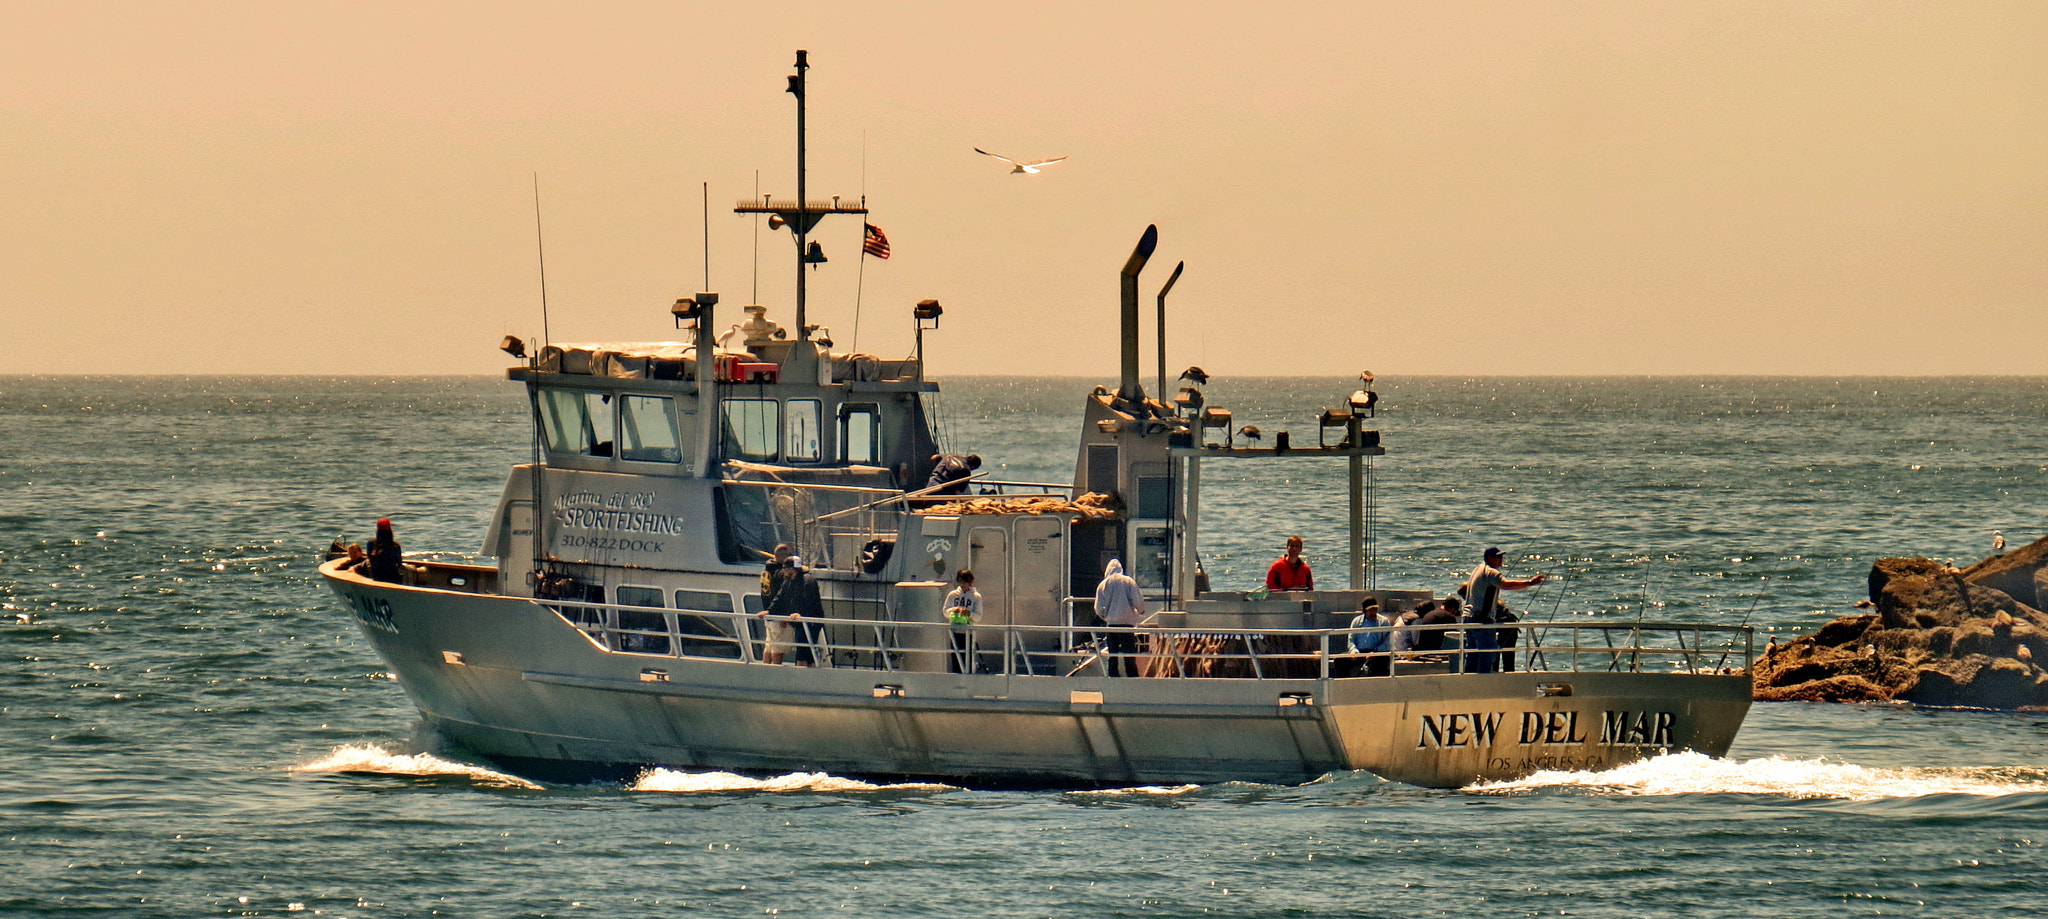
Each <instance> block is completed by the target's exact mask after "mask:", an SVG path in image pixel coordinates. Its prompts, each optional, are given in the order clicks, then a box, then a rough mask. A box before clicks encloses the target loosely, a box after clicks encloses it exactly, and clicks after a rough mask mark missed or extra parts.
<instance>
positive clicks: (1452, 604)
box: [1408, 595, 1462, 651]
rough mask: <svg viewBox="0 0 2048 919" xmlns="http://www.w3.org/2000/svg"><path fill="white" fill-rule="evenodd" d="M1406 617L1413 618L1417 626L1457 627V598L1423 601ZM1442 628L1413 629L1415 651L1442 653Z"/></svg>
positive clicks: (1459, 616) (1460, 615)
mask: <svg viewBox="0 0 2048 919" xmlns="http://www.w3.org/2000/svg"><path fill="white" fill-rule="evenodd" d="M1408 615H1411V616H1414V617H1415V625H1417V626H1439V627H1440V626H1450V625H1457V624H1458V620H1459V619H1460V618H1461V617H1462V614H1461V613H1460V612H1459V609H1458V598H1457V597H1456V596H1455V595H1453V596H1449V597H1445V598H1443V599H1442V600H1440V601H1439V600H1425V601H1423V602H1422V605H1420V606H1417V607H1416V608H1415V611H1414V612H1411V613H1409V614H1408ZM1446 631H1449V630H1448V629H1444V628H1417V629H1415V650H1417V651H1442V650H1443V649H1444V633H1445V632H1446Z"/></svg>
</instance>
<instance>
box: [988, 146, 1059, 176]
mask: <svg viewBox="0 0 2048 919" xmlns="http://www.w3.org/2000/svg"><path fill="white" fill-rule="evenodd" d="M974 152H976V153H979V154H981V155H982V156H993V157H995V158H996V159H999V160H1002V161H1003V162H1005V163H1009V164H1010V166H1011V167H1012V168H1011V169H1010V174H1011V175H1016V174H1017V173H1020V172H1022V173H1025V174H1028V175H1037V174H1038V167H1040V166H1050V165H1052V164H1054V163H1057V162H1059V161H1061V160H1064V159H1066V157H1064V156H1055V157H1053V158H1052V159H1049V160H1032V161H1031V162H1028V163H1020V162H1017V161H1016V160H1013V159H1011V158H1009V157H1007V156H1004V155H1002V154H1000V153H990V152H988V151H987V150H983V149H981V148H980V147H976V148H974Z"/></svg>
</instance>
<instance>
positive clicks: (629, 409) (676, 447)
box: [619, 396, 683, 463]
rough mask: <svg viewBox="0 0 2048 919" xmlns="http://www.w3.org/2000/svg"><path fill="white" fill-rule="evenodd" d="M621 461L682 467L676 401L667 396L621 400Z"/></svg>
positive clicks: (630, 397)
mask: <svg viewBox="0 0 2048 919" xmlns="http://www.w3.org/2000/svg"><path fill="white" fill-rule="evenodd" d="M619 458H620V459H629V460H634V461H636V462H642V463H679V462H682V460H683V448H682V444H681V442H680V441H679V440H677V438H676V425H675V400H673V399H670V398H668V397H667V396H621V397H620V398H619Z"/></svg>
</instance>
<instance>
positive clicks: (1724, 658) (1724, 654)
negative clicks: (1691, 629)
mask: <svg viewBox="0 0 2048 919" xmlns="http://www.w3.org/2000/svg"><path fill="white" fill-rule="evenodd" d="M1759 580H1761V579H1759ZM1763 598H1764V590H1763V587H1762V585H1761V584H1759V585H1758V587H1757V591H1756V596H1754V597H1751V598H1750V600H1749V611H1748V612H1746V613H1743V614H1742V622H1741V623H1740V624H1738V625H1737V626H1736V627H1735V629H1736V631H1738V632H1740V631H1741V630H1743V629H1746V628H1748V627H1749V617H1751V616H1753V615H1755V614H1756V605H1757V604H1758V603H1759V602H1762V600H1763ZM1734 653H1735V645H1734V644H1733V643H1732V642H1731V643H1730V644H1729V645H1728V647H1727V648H1725V649H1723V650H1722V651H1721V659H1720V660H1718V661H1715V662H1714V669H1715V670H1720V669H1721V668H1722V667H1724V666H1726V665H1727V663H1728V655H1730V654H1734Z"/></svg>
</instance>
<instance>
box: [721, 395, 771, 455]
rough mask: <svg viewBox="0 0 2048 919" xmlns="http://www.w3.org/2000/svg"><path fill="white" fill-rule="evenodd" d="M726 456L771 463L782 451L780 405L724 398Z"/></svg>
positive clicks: (758, 400) (768, 401)
mask: <svg viewBox="0 0 2048 919" xmlns="http://www.w3.org/2000/svg"><path fill="white" fill-rule="evenodd" d="M724 416H725V455H726V456H727V457H729V458H732V459H743V460H753V461H755V462H761V463H772V462H774V461H775V458H776V456H777V455H778V454H779V453H780V452H781V450H780V446H781V445H780V444H779V443H778V439H779V437H780V435H781V434H782V403H780V402H777V401H775V400H774V399H727V400H726V401H725V405H724Z"/></svg>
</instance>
